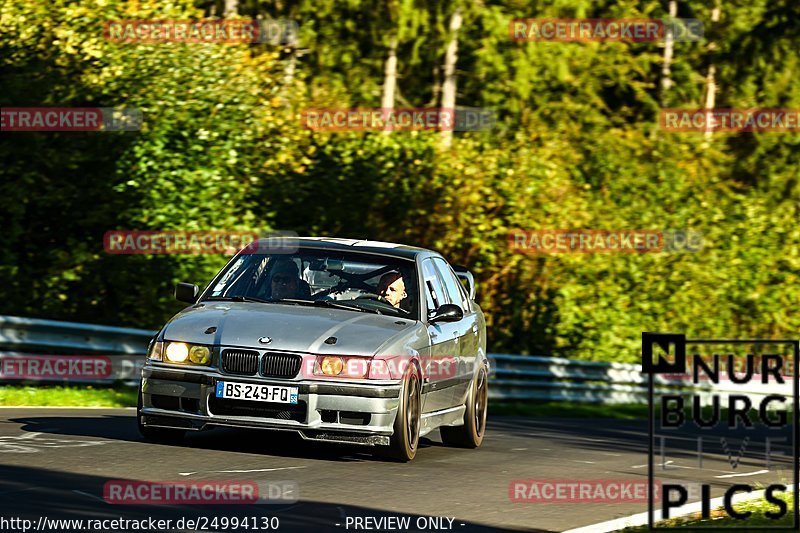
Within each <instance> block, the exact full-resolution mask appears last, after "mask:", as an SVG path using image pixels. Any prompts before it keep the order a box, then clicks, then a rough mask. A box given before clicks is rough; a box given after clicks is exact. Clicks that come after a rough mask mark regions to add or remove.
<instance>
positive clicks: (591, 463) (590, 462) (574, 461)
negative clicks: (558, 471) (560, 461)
mask: <svg viewBox="0 0 800 533" xmlns="http://www.w3.org/2000/svg"><path fill="white" fill-rule="evenodd" d="M570 461H572V462H573V463H585V464H587V465H593V464H594V461H579V460H578V459H570Z"/></svg>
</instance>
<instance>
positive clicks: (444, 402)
mask: <svg viewBox="0 0 800 533" xmlns="http://www.w3.org/2000/svg"><path fill="white" fill-rule="evenodd" d="M421 266H422V268H421V273H422V287H421V288H422V291H423V293H424V294H425V307H426V309H425V310H424V315H423V320H425V322H426V323H427V330H428V337H429V338H430V354H429V357H428V358H427V360H426V361H424V365H425V368H424V374H425V376H424V378H423V385H422V390H423V391H424V392H426V395H425V396H426V397H425V404H424V405H423V412H426V413H430V412H433V411H441V410H442V409H447V408H449V407H453V406H454V405H457V404H456V403H455V396H454V393H453V388H452V382H451V380H450V379H448V376H447V373H443V372H442V371H441V370H442V367H441V361H449V360H452V359H457V357H458V343H459V338H458V337H459V327H458V325H457V323H455V322H437V323H435V324H431V323H430V322H428V317H429V316H430V315H431V313H432V312H433V311H435V310H436V309H438V308H439V306H441V305H443V304H446V303H448V302H449V300H448V297H447V291H446V290H445V287H444V285H443V284H442V280H441V279H440V278H439V274H438V272H437V269H436V267H435V266H434V264H433V261H432V260H431V259H430V258H427V259H424V260H423V261H422V265H421Z"/></svg>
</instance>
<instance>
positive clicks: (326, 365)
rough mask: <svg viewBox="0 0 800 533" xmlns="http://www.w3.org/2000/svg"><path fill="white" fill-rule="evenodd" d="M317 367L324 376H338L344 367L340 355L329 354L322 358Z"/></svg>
mask: <svg viewBox="0 0 800 533" xmlns="http://www.w3.org/2000/svg"><path fill="white" fill-rule="evenodd" d="M319 367H320V368H321V369H322V373H323V374H325V375H326V376H338V375H339V374H341V373H342V370H343V369H344V361H342V358H341V357H336V356H332V355H329V356H327V357H323V358H322V362H321V363H320V365H319Z"/></svg>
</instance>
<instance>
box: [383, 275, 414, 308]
mask: <svg viewBox="0 0 800 533" xmlns="http://www.w3.org/2000/svg"><path fill="white" fill-rule="evenodd" d="M378 296H380V297H381V298H384V299H386V300H387V301H388V302H389V303H390V304H392V305H393V306H394V307H397V308H399V307H400V302H402V301H403V299H405V298H406V297H407V296H408V294H406V284H405V282H404V281H403V276H402V275H401V274H400V273H399V272H387V273H386V274H384V275H383V276H381V280H380V281H379V282H378Z"/></svg>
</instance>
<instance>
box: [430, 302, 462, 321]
mask: <svg viewBox="0 0 800 533" xmlns="http://www.w3.org/2000/svg"><path fill="white" fill-rule="evenodd" d="M462 318H464V311H462V310H461V308H460V307H459V306H457V305H456V304H444V305H441V306H439V309H437V310H435V311H431V313H430V314H429V315H428V322H430V323H431V324H434V323H436V322H458V321H459V320H461V319H462Z"/></svg>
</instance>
